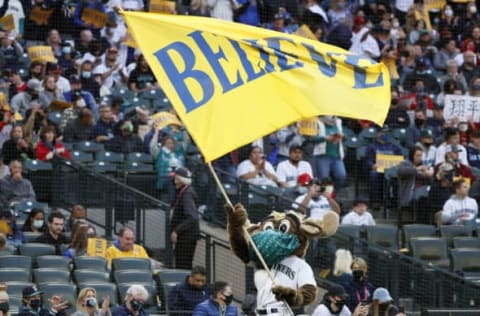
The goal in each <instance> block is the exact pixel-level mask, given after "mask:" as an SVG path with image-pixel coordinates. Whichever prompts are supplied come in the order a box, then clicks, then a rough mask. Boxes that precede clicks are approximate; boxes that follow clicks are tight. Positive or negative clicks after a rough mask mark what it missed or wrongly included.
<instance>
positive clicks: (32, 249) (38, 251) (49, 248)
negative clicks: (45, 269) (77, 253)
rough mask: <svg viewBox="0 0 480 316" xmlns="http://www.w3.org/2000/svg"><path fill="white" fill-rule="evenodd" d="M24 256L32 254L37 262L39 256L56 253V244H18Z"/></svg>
mask: <svg viewBox="0 0 480 316" xmlns="http://www.w3.org/2000/svg"><path fill="white" fill-rule="evenodd" d="M18 250H19V252H20V254H21V255H23V256H30V257H32V259H33V260H34V262H36V258H37V257H38V256H47V255H55V246H53V245H49V244H42V243H29V244H22V245H20V246H18Z"/></svg>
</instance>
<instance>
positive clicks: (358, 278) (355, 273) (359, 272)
mask: <svg viewBox="0 0 480 316" xmlns="http://www.w3.org/2000/svg"><path fill="white" fill-rule="evenodd" d="M352 275H353V280H355V281H356V282H360V281H362V280H363V271H362V270H354V271H352Z"/></svg>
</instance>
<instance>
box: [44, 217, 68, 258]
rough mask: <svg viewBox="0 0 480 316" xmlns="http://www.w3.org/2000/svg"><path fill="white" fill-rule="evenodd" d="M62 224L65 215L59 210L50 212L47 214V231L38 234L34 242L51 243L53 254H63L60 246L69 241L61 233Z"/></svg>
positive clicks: (63, 223)
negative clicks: (53, 248) (53, 249)
mask: <svg viewBox="0 0 480 316" xmlns="http://www.w3.org/2000/svg"><path fill="white" fill-rule="evenodd" d="M64 225H65V216H63V214H62V213H61V212H59V211H55V212H52V213H50V215H48V231H46V232H45V233H43V235H41V236H38V237H37V239H35V242H38V243H44V244H50V245H53V246H55V254H56V255H57V256H61V255H63V251H62V246H63V245H66V244H68V243H69V242H70V240H69V239H68V238H67V237H66V236H65V235H64V234H63V227H64Z"/></svg>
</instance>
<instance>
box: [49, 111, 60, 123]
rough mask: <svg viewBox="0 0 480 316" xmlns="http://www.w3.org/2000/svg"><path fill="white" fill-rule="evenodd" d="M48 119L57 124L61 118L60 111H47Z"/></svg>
mask: <svg viewBox="0 0 480 316" xmlns="http://www.w3.org/2000/svg"><path fill="white" fill-rule="evenodd" d="M48 120H49V121H50V122H52V123H53V124H55V125H59V124H60V121H61V120H62V113H61V112H49V113H48Z"/></svg>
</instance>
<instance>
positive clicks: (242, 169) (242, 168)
mask: <svg viewBox="0 0 480 316" xmlns="http://www.w3.org/2000/svg"><path fill="white" fill-rule="evenodd" d="M265 170H266V171H267V172H269V173H271V174H275V169H273V166H272V165H271V164H270V163H269V162H268V161H265ZM252 171H255V165H254V164H253V163H252V162H251V161H250V159H246V160H244V161H242V162H241V163H240V164H239V165H238V167H237V177H239V178H240V176H243V175H245V174H247V173H249V172H252ZM247 182H249V183H252V184H256V185H270V186H277V184H276V183H275V182H274V181H273V180H271V179H269V178H267V177H266V176H265V174H264V173H263V172H262V173H259V174H258V175H257V176H256V177H255V178H252V179H248V180H247Z"/></svg>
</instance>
